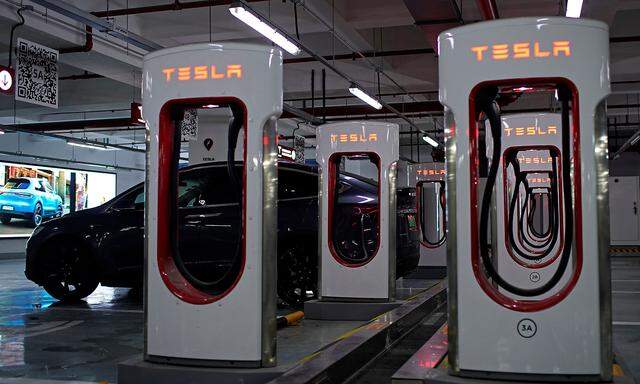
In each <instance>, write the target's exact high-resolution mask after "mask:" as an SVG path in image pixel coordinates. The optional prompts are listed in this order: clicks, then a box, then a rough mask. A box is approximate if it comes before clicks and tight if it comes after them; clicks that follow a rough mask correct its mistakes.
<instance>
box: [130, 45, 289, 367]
mask: <svg viewBox="0 0 640 384" xmlns="http://www.w3.org/2000/svg"><path fill="white" fill-rule="evenodd" d="M258 84H259V87H257V85H258ZM142 99H143V112H144V117H145V119H146V122H147V126H148V131H149V150H148V152H147V180H146V188H147V189H146V193H147V198H146V202H147V206H146V228H147V236H146V241H147V257H146V279H145V280H146V301H145V304H146V306H145V315H146V328H145V349H144V357H145V360H147V361H153V362H168V363H175V364H188V365H206V366H234V367H261V366H262V367H264V366H273V365H275V363H276V356H275V354H276V349H275V345H276V323H275V320H276V313H275V307H276V252H277V248H276V236H275V234H276V224H277V223H276V214H277V211H276V193H277V185H278V183H277V173H276V166H277V164H276V144H275V138H276V123H275V122H276V118H277V117H278V116H279V115H280V113H281V111H282V54H281V51H280V50H278V49H275V48H272V47H265V46H260V45H251V44H237V43H221V44H219V43H215V44H213V43H211V44H194V45H187V46H182V47H176V48H169V49H164V50H160V51H156V52H153V53H150V54H148V55H146V56H145V58H144V65H143V96H142ZM212 109H216V110H218V109H225V110H226V111H227V113H228V114H229V117H230V123H229V125H228V126H227V125H218V126H213V129H222V130H224V131H225V132H228V135H227V136H228V138H229V139H228V142H227V143H224V142H223V143H215V144H216V145H218V144H220V145H224V146H226V147H227V151H225V153H226V156H225V157H224V160H227V165H229V164H235V168H234V167H233V166H231V167H224V168H223V169H222V172H223V173H224V172H227V171H228V172H229V173H228V174H227V173H224V174H225V175H227V176H228V177H229V178H225V179H224V180H228V181H227V182H225V183H222V184H224V185H222V184H217V185H213V186H209V188H211V187H215V188H228V189H225V191H227V194H228V199H229V202H227V206H228V207H227V208H228V209H230V210H231V211H228V210H219V211H217V212H218V213H216V214H215V215H213V214H207V207H208V204H209V203H208V202H207V199H208V197H207V192H202V193H199V192H198V189H197V188H199V186H200V185H201V184H199V183H200V181H199V180H207V179H206V174H202V175H201V177H202V178H201V179H199V178H195V179H193V180H192V179H190V178H189V177H187V176H186V175H184V176H183V175H181V176H178V173H177V169H178V162H179V160H180V158H181V157H184V156H181V155H180V152H181V150H180V141H181V136H183V135H184V134H185V132H184V130H185V126H186V127H189V126H190V125H189V121H187V120H189V119H187V118H185V111H187V110H188V111H193V110H197V111H198V112H199V115H204V114H205V112H206V111H207V110H212ZM191 123H192V122H191ZM190 129H193V127H192V126H191V128H190ZM197 129H198V130H202V129H207V127H204V126H203V125H202V124H200V125H199V126H197ZM238 148H241V149H240V150H238ZM236 152H237V153H238V154H237V155H234V154H235V153H236ZM183 155H184V154H183ZM234 169H235V170H234ZM227 176H225V177H227ZM194 180H195V181H194ZM207 182H210V183H213V184H216V180H213V181H207ZM191 195H193V196H191ZM225 198H227V197H225ZM220 209H222V208H220ZM217 215H221V217H220V222H219V223H217V224H216V221H215V220H216V217H215V216H217ZM227 215H228V216H227ZM225 231H226V232H225ZM221 238H222V239H225V240H228V241H221V240H220V239H221ZM208 239H209V240H211V239H213V240H212V241H208ZM182 240H185V241H184V242H183V241H182ZM187 242H190V244H192V245H193V244H197V246H196V247H191V248H187V247H186V244H187ZM194 242H195V243H194Z"/></svg>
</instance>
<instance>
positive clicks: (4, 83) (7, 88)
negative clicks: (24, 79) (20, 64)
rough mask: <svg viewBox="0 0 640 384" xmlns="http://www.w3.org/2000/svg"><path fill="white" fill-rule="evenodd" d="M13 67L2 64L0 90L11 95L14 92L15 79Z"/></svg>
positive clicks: (0, 66)
mask: <svg viewBox="0 0 640 384" xmlns="http://www.w3.org/2000/svg"><path fill="white" fill-rule="evenodd" d="M13 78H14V73H13V69H12V68H9V67H5V66H4V65H0V92H1V93H4V94H7V95H10V94H12V93H13V89H14V84H15V81H14V80H13Z"/></svg>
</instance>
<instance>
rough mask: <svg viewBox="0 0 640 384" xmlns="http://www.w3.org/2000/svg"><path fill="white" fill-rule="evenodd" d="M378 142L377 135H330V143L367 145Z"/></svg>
mask: <svg viewBox="0 0 640 384" xmlns="http://www.w3.org/2000/svg"><path fill="white" fill-rule="evenodd" d="M373 141H376V142H377V141H378V134H377V133H369V134H364V133H349V134H347V133H332V134H331V142H332V143H368V142H373Z"/></svg>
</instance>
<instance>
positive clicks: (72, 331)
mask: <svg viewBox="0 0 640 384" xmlns="http://www.w3.org/2000/svg"><path fill="white" fill-rule="evenodd" d="M23 270H24V261H23V260H4V261H0V377H1V378H11V377H13V378H31V379H55V380H81V381H89V382H99V381H107V382H110V383H113V382H115V379H116V364H117V363H118V362H121V361H124V360H127V359H129V358H130V357H133V356H135V355H139V354H141V353H142V347H143V335H142V329H143V326H144V320H143V311H142V299H141V294H140V292H137V291H135V290H129V289H122V288H118V289H114V288H107V287H99V288H98V290H96V292H95V293H94V294H92V295H91V296H89V297H88V298H87V300H86V302H82V303H77V304H61V303H59V302H56V301H55V300H54V299H53V298H51V297H50V296H49V295H48V294H47V293H46V292H44V290H42V289H41V288H40V287H38V286H35V285H34V284H33V283H31V282H30V281H28V280H26V279H25V277H24V273H23ZM431 285H432V282H426V281H420V280H407V281H405V282H402V281H400V282H399V290H398V291H399V293H398V296H399V297H410V296H413V295H415V294H416V293H418V292H419V291H421V290H423V289H424V288H425V287H428V286H431ZM288 312H289V311H288V310H286V309H281V310H279V313H280V314H285V313H288ZM361 324H363V322H357V321H332V322H322V321H313V320H304V321H303V322H302V325H300V326H293V327H288V328H286V329H283V330H280V331H278V361H279V364H283V365H288V364H293V363H295V362H297V361H298V360H300V359H301V358H302V357H304V356H306V355H309V354H311V353H313V352H315V351H317V350H318V349H319V348H320V347H321V346H324V345H326V344H329V343H330V342H332V341H334V340H336V339H337V338H338V337H340V336H341V335H343V334H344V333H346V332H348V331H350V330H352V329H354V328H356V327H357V326H359V325H361ZM0 382H2V383H4V379H3V380H0ZM20 382H21V383H24V381H20Z"/></svg>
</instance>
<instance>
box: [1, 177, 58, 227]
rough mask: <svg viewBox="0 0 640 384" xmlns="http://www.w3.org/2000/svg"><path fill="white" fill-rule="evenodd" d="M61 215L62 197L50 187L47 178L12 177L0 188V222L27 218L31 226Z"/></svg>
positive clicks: (5, 222) (6, 222)
mask: <svg viewBox="0 0 640 384" xmlns="http://www.w3.org/2000/svg"><path fill="white" fill-rule="evenodd" d="M60 216H62V198H61V197H60V196H58V195H57V194H56V193H55V192H54V191H53V188H51V185H50V184H49V181H48V180H47V179H36V178H26V177H20V178H13V179H9V180H7V182H6V183H5V185H4V187H2V188H0V222H1V223H2V224H9V223H10V222H11V219H23V220H27V221H28V222H29V223H30V224H31V225H32V226H34V227H36V226H38V225H40V223H41V222H42V220H43V219H47V218H51V217H60Z"/></svg>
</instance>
